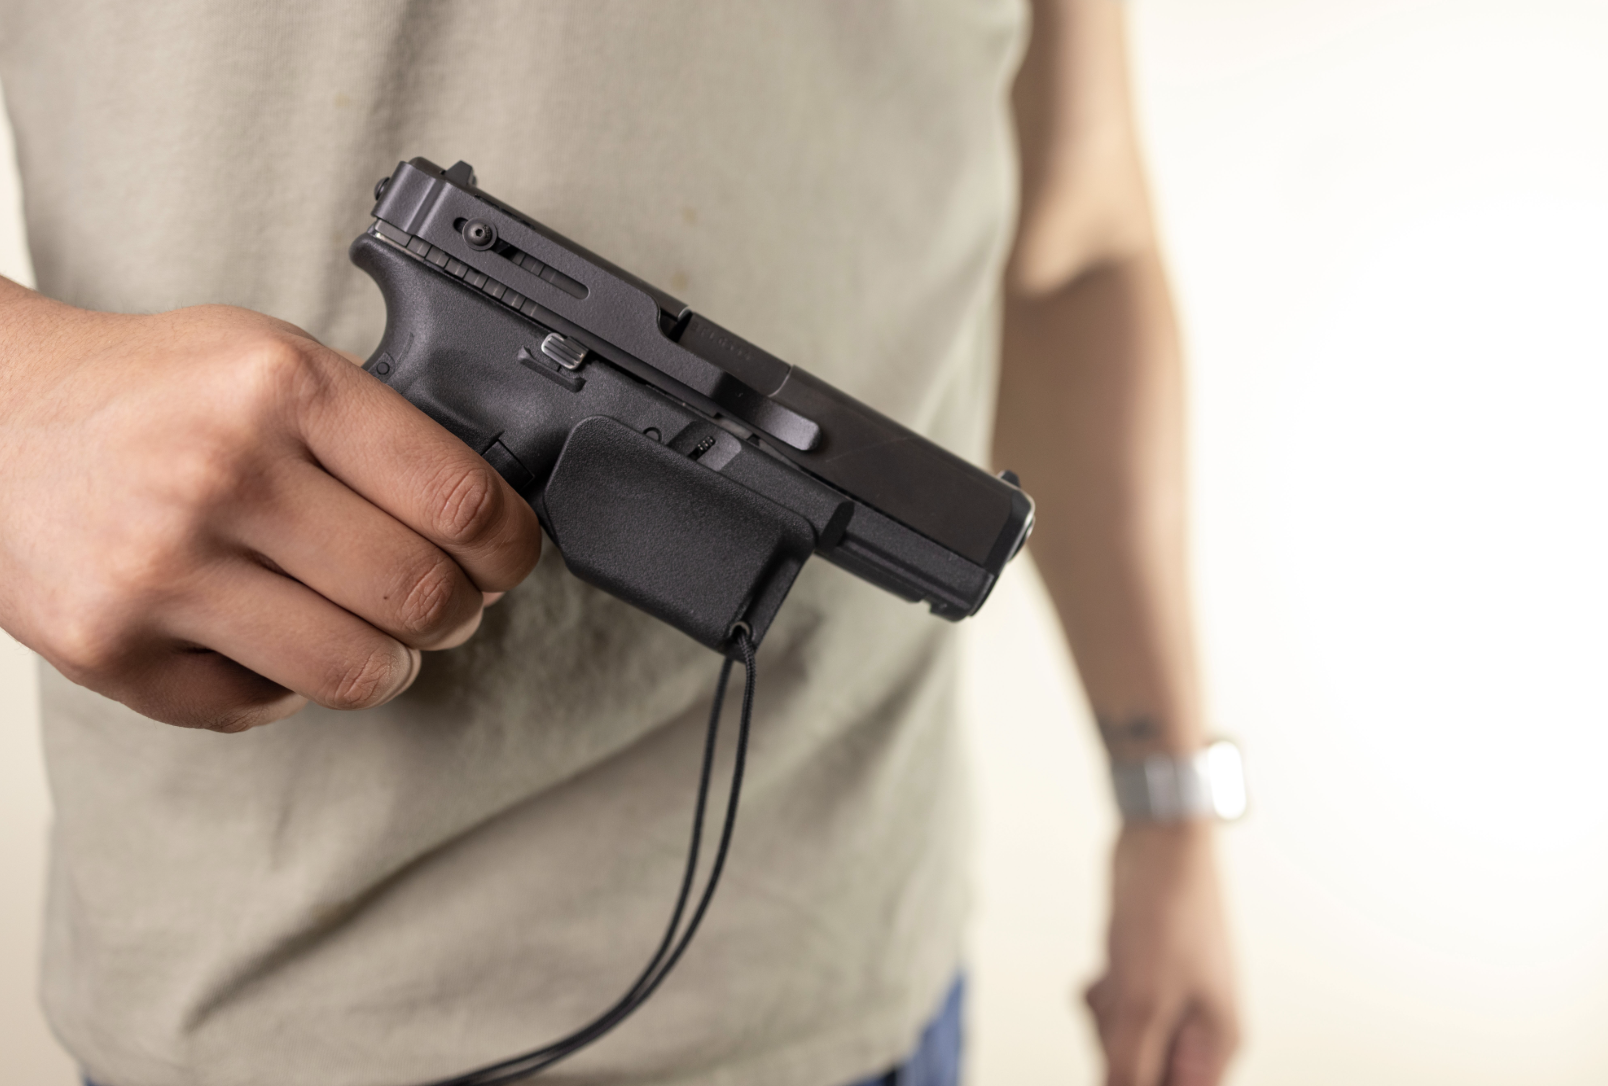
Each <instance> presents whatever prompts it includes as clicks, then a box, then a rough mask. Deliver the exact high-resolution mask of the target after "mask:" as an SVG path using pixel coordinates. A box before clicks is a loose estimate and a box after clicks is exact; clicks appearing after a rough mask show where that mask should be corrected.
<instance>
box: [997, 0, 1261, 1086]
mask: <svg viewBox="0 0 1608 1086" xmlns="http://www.w3.org/2000/svg"><path fill="white" fill-rule="evenodd" d="M1121 16H1122V12H1121V9H1120V7H1119V6H1118V5H1117V4H1116V3H1114V2H1113V0H1041V2H1039V3H1036V4H1035V6H1034V18H1035V30H1034V40H1033V44H1032V47H1031V48H1030V51H1029V54H1028V57H1027V59H1026V61H1025V63H1024V67H1023V71H1022V74H1021V76H1020V78H1019V79H1018V82H1017V86H1016V111H1017V119H1018V127H1019V131H1020V136H1021V142H1022V155H1023V206H1022V222H1021V228H1020V232H1019V235H1018V238H1017V245H1016V251H1015V254H1014V256H1013V258H1012V262H1011V267H1010V272H1009V281H1008V299H1007V308H1006V322H1005V343H1004V363H1003V371H1002V376H1001V388H1000V404H999V419H998V423H997V427H996V435H997V436H996V442H995V444H996V457H997V462H998V463H1000V464H1001V465H1008V466H1010V467H1012V468H1014V469H1015V470H1016V471H1017V472H1018V473H1019V474H1020V475H1021V477H1022V479H1023V481H1024V484H1025V485H1027V487H1028V489H1029V490H1030V491H1031V492H1032V493H1033V495H1034V497H1035V498H1036V499H1037V500H1038V503H1039V508H1038V527H1037V528H1036V530H1035V535H1034V539H1033V544H1032V549H1033V554H1034V558H1035V561H1036V562H1037V564H1038V566H1039V569H1040V570H1041V571H1042V573H1043V576H1044V580H1045V583H1046V585H1047V586H1048V588H1049V591H1050V595H1051V597H1052V599H1053V600H1054V603H1055V606H1056V610H1057V612H1058V614H1059V616H1060V619H1061V623H1062V626H1063V627H1064V629H1065V631H1066V636H1067V640H1068V642H1069V644H1070V645H1071V647H1072V650H1073V654H1074V656H1075V658H1076V661H1077V666H1078V670H1079V673H1080V674H1081V676H1082V679H1083V684H1084V688H1085V690H1086V691H1087V693H1088V696H1089V700H1090V703H1091V705H1092V707H1093V709H1094V712H1095V716H1096V719H1097V720H1098V722H1099V725H1100V730H1101V736H1102V738H1103V739H1104V741H1105V743H1106V746H1107V749H1108V750H1109V751H1110V753H1111V755H1112V756H1113V757H1114V758H1118V759H1125V760H1126V759H1133V758H1140V757H1143V756H1144V755H1145V754H1148V753H1151V752H1156V751H1165V752H1173V753H1187V752H1192V751H1194V750H1196V749H1198V748H1199V747H1200V746H1201V745H1202V740H1203V726H1202V720H1201V705H1200V692H1199V684H1198V679H1197V675H1196V663H1195V656H1194V646H1193V641H1192V633H1191V620H1190V614H1189V593H1188V583H1187V574H1186V559H1185V542H1186V541H1185V534H1184V528H1185V524H1184V520H1185V517H1184V510H1185V471H1184V385H1183V373H1182V367H1181V359H1180V353H1179V346H1178V337H1177V330H1176V325H1175V320H1174V316H1173V310H1172V304H1171V300H1170V298H1169V296H1168V290H1167V284H1166V278H1165V274H1164V271H1163V266H1162V261H1161V258H1160V255H1159V252H1158V250H1157V245H1156V239H1155V233H1154V229H1153V226H1152V220H1151V215H1150V210H1149V206H1148V201H1147V198H1146V194H1145V187H1144V177H1143V171H1142V168H1141V165H1140V160H1139V155H1138V151H1137V147H1136V143H1135V138H1134V131H1133V126H1132V121H1131V110H1130V106H1129V102H1128V91H1127V72H1126V68H1125V48H1126V43H1125V41H1124V36H1123V26H1122V21H1121ZM1210 836H1211V835H1210V831H1209V829H1208V828H1207V827H1205V826H1204V825H1198V824H1197V825H1183V826H1174V827H1129V828H1126V829H1124V831H1123V833H1122V835H1121V837H1120V838H1119V840H1118V843H1117V848H1116V853H1115V857H1114V872H1113V874H1114V879H1113V902H1112V919H1111V929H1110V939H1109V954H1110V962H1109V965H1108V968H1107V972H1106V974H1105V976H1104V977H1102V978H1101V979H1100V981H1099V982H1097V983H1096V984H1095V985H1094V986H1093V987H1092V988H1091V989H1090V992H1089V1003H1090V1006H1091V1008H1092V1009H1093V1010H1094V1012H1095V1017H1096V1020H1097V1024H1098V1026H1099V1030H1100V1035H1101V1040H1102V1043H1103V1045H1104V1047H1105V1051H1106V1056H1107V1062H1108V1066H1109V1069H1110V1082H1112V1083H1113V1084H1123V1086H1127V1084H1133V1086H1156V1084H1158V1083H1168V1084H1173V1086H1182V1084H1185V1083H1197V1082H1198V1083H1212V1082H1216V1081H1217V1080H1218V1079H1219V1077H1220V1075H1221V1071H1222V1068H1223V1066H1224V1064H1226V1062H1227V1058H1228V1056H1229V1054H1230V1053H1231V1052H1232V1049H1233V1046H1234V1043H1235V1033H1236V1025H1235V1014H1234V1004H1233V994H1232V978H1231V969H1230V965H1229V962H1228V956H1227V952H1226V938H1225V937H1224V934H1223V922H1222V916H1221V909H1220V906H1219V904H1218V895H1217V889H1216V883H1215V875H1214V863H1213V860H1212V856H1211V841H1210Z"/></svg>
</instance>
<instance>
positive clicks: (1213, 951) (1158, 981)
mask: <svg viewBox="0 0 1608 1086" xmlns="http://www.w3.org/2000/svg"><path fill="white" fill-rule="evenodd" d="M1107 952H1108V954H1109V956H1110V961H1109V962H1108V964H1107V966H1106V972H1105V975H1104V976H1102V977H1101V978H1100V979H1099V980H1098V981H1096V982H1095V983H1094V984H1093V985H1092V986H1091V987H1090V988H1089V990H1088V993H1087V995H1086V998H1087V1000H1088V1004H1089V1008H1090V1009H1091V1010H1092V1011H1093V1012H1094V1018H1095V1023H1096V1026H1097V1028H1098V1030H1099V1033H1100V1044H1101V1046H1102V1047H1103V1048H1104V1049H1105V1056H1106V1067H1107V1076H1106V1082H1107V1083H1108V1086H1215V1084H1216V1083H1217V1082H1219V1081H1220V1080H1221V1078H1222V1076H1223V1070H1224V1068H1225V1067H1226V1066H1227V1065H1228V1060H1229V1057H1230V1056H1231V1055H1233V1052H1234V1049H1235V1047H1236V1045H1237V1044H1238V1041H1239V1023H1238V1014H1237V1012H1236V1009H1235V995H1234V977H1233V967H1232V963H1231V962H1230V957H1229V951H1228V935H1227V931H1226V928H1225V925H1224V920H1223V909H1222V903H1221V899H1220V897H1219V895H1218V890H1217V876H1216V865H1215V861H1214V859H1213V856H1212V827H1211V826H1210V825H1209V824H1206V823H1184V824H1179V825H1131V826H1127V827H1125V828H1124V829H1123V831H1122V834H1121V836H1119V837H1118V839H1117V847H1116V853H1115V855H1114V857H1113V860H1112V884H1111V929H1110V933H1109V938H1108V946H1107Z"/></svg>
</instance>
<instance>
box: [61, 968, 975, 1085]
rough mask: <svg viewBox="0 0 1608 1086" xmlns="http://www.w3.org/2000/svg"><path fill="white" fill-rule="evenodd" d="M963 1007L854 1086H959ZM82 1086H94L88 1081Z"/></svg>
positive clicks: (957, 999) (957, 998) (948, 1003)
mask: <svg viewBox="0 0 1608 1086" xmlns="http://www.w3.org/2000/svg"><path fill="white" fill-rule="evenodd" d="M965 1005H966V978H965V977H963V976H961V977H956V978H955V983H954V984H952V985H950V986H949V993H948V994H947V995H945V996H944V1002H943V1005H942V1006H940V1007H939V1008H938V1013H937V1014H935V1015H933V1016H932V1020H931V1021H929V1022H928V1023H927V1026H926V1028H925V1029H923V1030H922V1031H921V1039H920V1040H918V1041H917V1042H916V1050H915V1051H914V1052H912V1053H910V1058H909V1059H907V1060H905V1061H904V1062H903V1063H901V1064H900V1065H899V1066H898V1067H895V1068H893V1069H892V1070H891V1071H889V1072H888V1073H887V1074H883V1075H878V1076H877V1077H875V1078H868V1079H865V1080H863V1081H861V1082H856V1083H854V1086H959V1084H960V1042H961V1037H960V1025H961V1023H960V1018H961V1011H962V1010H963V1009H964V1008H965ZM84 1086H95V1084H94V1083H93V1082H91V1081H89V1079H87V1078H86V1079H85V1080H84Z"/></svg>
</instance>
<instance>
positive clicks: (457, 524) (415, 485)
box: [298, 341, 541, 592]
mask: <svg viewBox="0 0 1608 1086" xmlns="http://www.w3.org/2000/svg"><path fill="white" fill-rule="evenodd" d="M308 343H309V346H308V354H309V358H308V364H309V365H310V366H311V367H312V368H313V370H314V375H313V376H314V380H313V382H312V383H313V385H314V387H315V389H316V391H315V392H314V393H313V394H312V395H310V396H306V397H298V400H299V401H300V402H299V404H298V416H299V417H298V425H299V427H300V430H301V434H302V438H303V440H304V441H305V442H306V443H307V447H308V449H309V450H310V451H311V452H312V454H313V455H314V456H315V457H316V458H317V460H318V462H319V464H320V465H321V466H322V467H323V468H324V470H325V471H327V472H329V473H330V474H331V475H333V476H334V477H335V478H337V479H339V480H340V481H341V482H342V483H345V484H346V485H347V486H348V487H350V488H351V489H352V490H354V491H356V492H357V493H358V494H361V495H362V496H363V497H364V498H367V499H368V500H369V501H370V502H372V503H373V504H375V505H377V506H379V507H380V508H381V509H384V510H385V511H386V512H388V513H390V514H391V515H392V516H394V517H396V518H397V520H399V521H401V522H402V523H403V524H405V525H407V526H408V527H409V528H411V529H413V530H414V531H415V532H418V533H419V534H420V535H421V536H423V537H424V538H426V539H428V540H429V541H430V542H432V543H434V544H435V545H436V546H438V547H440V548H441V549H442V550H444V551H446V552H447V553H448V554H450V555H451V556H452V557H453V559H454V560H456V561H457V563H458V564H459V565H460V566H462V567H463V570H464V572H465V573H467V574H468V575H469V579H470V580H472V581H473V582H474V583H475V587H477V588H479V589H481V590H482V591H486V592H496V591H502V590H506V589H510V588H513V587H514V586H515V585H517V584H519V582H520V581H522V580H524V579H525V576H526V575H527V574H528V573H530V571H531V570H532V569H533V568H534V567H535V565H536V559H537V557H539V555H540V553H541V526H540V525H539V524H538V523H537V520H536V514H535V513H534V512H532V511H531V508H530V506H529V505H527V504H525V501H524V499H522V498H521V497H520V496H519V495H518V494H517V493H515V491H514V489H513V487H511V486H509V485H508V484H507V483H506V482H505V481H504V480H503V478H502V476H500V475H498V474H497V472H496V471H495V470H493V468H492V467H491V465H490V464H488V463H486V461H485V460H483V459H482V458H481V457H480V455H479V454H478V453H476V452H475V451H474V450H473V449H471V448H469V446H467V445H465V444H464V443H463V442H462V441H460V440H458V439H457V438H456V437H454V436H453V435H452V434H450V433H449V432H447V430H446V429H445V428H444V427H442V426H441V424H439V423H437V422H436V421H435V420H434V419H431V418H430V417H429V416H428V415H426V414H425V413H424V412H422V411H420V410H419V409H418V408H417V407H414V406H413V405H412V404H411V403H409V402H408V401H407V400H405V399H404V398H403V397H402V396H401V395H400V394H399V393H397V392H396V391H395V390H394V389H392V388H390V387H388V386H387V385H385V384H384V383H382V382H380V381H378V380H376V379H374V378H373V377H371V376H370V375H368V374H367V373H364V372H362V371H361V370H359V369H357V368H356V367H354V366H352V365H351V364H350V363H349V362H347V361H346V360H345V359H344V358H343V357H342V356H341V355H340V354H338V353H337V352H335V351H332V350H329V349H328V348H326V347H323V346H322V345H319V344H316V343H313V342H312V341H308Z"/></svg>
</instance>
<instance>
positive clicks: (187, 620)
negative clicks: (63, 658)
mask: <svg viewBox="0 0 1608 1086" xmlns="http://www.w3.org/2000/svg"><path fill="white" fill-rule="evenodd" d="M206 582H207V583H205V584H204V585H203V586H202V587H203V589H204V599H197V600H195V601H193V602H191V603H189V604H187V605H185V606H182V607H180V608H178V609H177V610H176V614H175V617H174V620H173V622H174V626H173V629H172V633H173V634H174V635H175V636H177V637H178V638H180V639H182V640H184V641H186V642H189V643H192V644H196V645H201V646H204V647H206V648H208V649H213V650H215V651H216V652H218V653H220V654H221V655H223V656H225V657H228V658H229V659H230V660H232V661H233V662H235V663H236V664H238V665H240V666H241V667H243V668H245V669H246V670H248V671H251V672H254V673H255V674H256V675H259V676H261V677H262V678H263V679H266V680H268V681H269V682H271V683H274V684H277V685H278V686H280V687H283V688H284V689H286V690H289V691H292V692H294V693H295V694H298V695H300V696H302V697H304V698H307V699H309V700H311V701H316V702H317V703H318V704H320V705H323V706H327V707H328V708H331V709H368V708H372V707H374V706H376V705H382V704H384V703H385V702H387V701H389V700H391V699H392V698H394V697H396V695H398V694H400V693H401V692H402V691H403V690H406V689H407V688H408V686H409V685H410V684H412V682H413V680H414V679H415V678H416V677H417V676H418V672H419V652H418V650H417V649H412V648H409V647H408V646H406V645H404V644H402V643H401V642H400V641H398V640H396V639H395V638H393V637H390V636H389V635H387V634H385V633H382V632H381V631H379V630H377V629H375V628H374V627H373V626H371V625H369V624H368V623H367V622H364V621H363V620H362V619H360V618H358V617H357V616H356V615H354V614H352V613H350V612H348V611H345V610H342V609H341V608H339V607H337V606H335V605H334V604H333V603H330V602H329V601H328V600H326V599H324V598H323V597H322V596H320V595H318V593H316V592H314V591H313V590H312V589H310V588H308V587H306V586H305V585H301V584H298V583H297V582H295V581H293V580H291V579H290V578H289V577H284V576H281V575H279V574H277V573H272V572H270V571H268V570H266V569H262V568H261V567H258V566H255V565H253V564H251V563H247V562H233V563H229V564H227V565H226V566H221V567H220V568H219V569H217V570H216V571H213V573H212V575H211V576H209V577H208V578H206ZM219 676H223V677H227V669H224V670H223V671H222V672H218V673H217V674H215V675H214V677H215V678H216V677H219ZM238 681H240V682H242V683H243V682H244V680H238ZM248 685H249V684H248ZM197 697H198V700H203V701H205V700H211V699H213V698H217V697H220V695H219V694H218V692H217V691H216V690H209V691H208V693H207V694H206V696H205V697H202V696H201V695H197Z"/></svg>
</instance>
